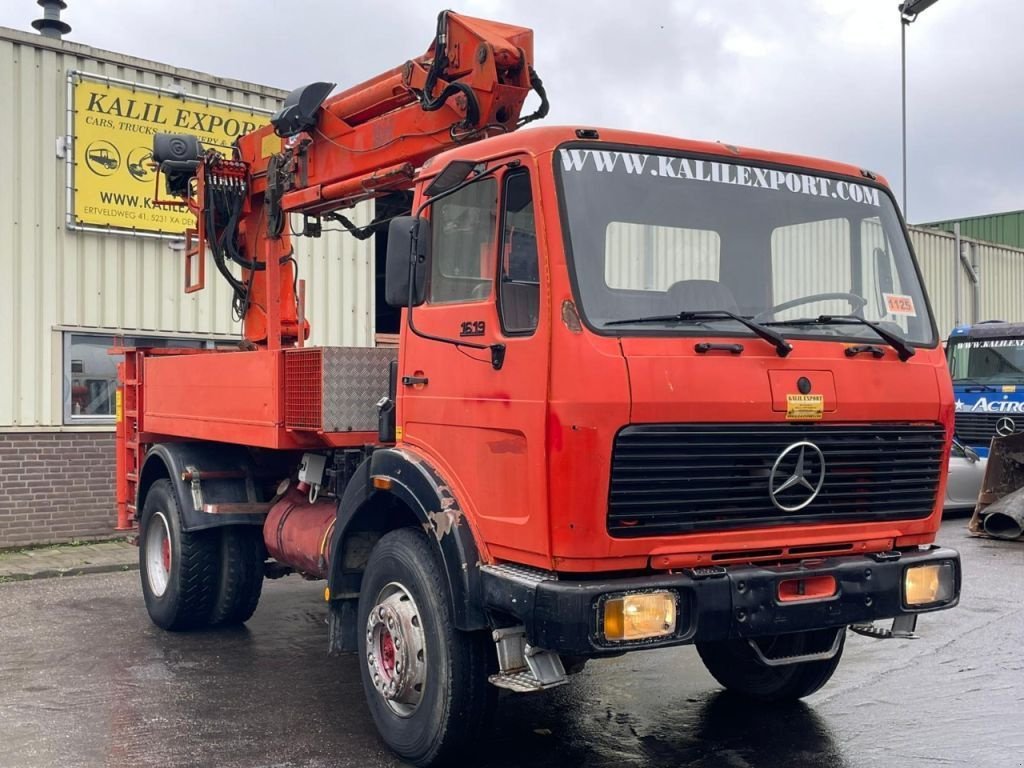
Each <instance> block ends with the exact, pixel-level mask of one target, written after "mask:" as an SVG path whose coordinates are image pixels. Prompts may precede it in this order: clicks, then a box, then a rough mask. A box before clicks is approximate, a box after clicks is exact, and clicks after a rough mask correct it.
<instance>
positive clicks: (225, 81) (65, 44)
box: [0, 26, 288, 100]
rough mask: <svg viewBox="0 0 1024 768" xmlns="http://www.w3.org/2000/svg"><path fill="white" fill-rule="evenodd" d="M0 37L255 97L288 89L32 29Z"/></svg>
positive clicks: (1, 30)
mask: <svg viewBox="0 0 1024 768" xmlns="http://www.w3.org/2000/svg"><path fill="white" fill-rule="evenodd" d="M0 40H6V41H9V42H11V43H15V44H17V45H28V46H31V47H33V48H40V49H45V50H51V51H55V52H57V53H63V54H68V55H70V56H80V57H82V58H86V59H94V60H98V61H102V62H106V63H109V64H115V65H118V66H123V67H131V68H133V69H139V70H144V71H147V72H152V73H154V74H158V75H166V76H169V77H176V78H179V79H182V80H192V81H195V82H199V83H204V84H206V85H213V86H218V87H221V88H227V89H229V90H232V91H238V92H241V93H247V94H251V95H254V96H262V97H266V98H271V99H277V100H281V99H284V97H285V96H287V95H288V92H287V91H285V90H282V89H280V88H274V87H271V86H269V85H261V84H259V83H249V82H246V81H244V80H236V79H234V78H229V77H218V76H217V75H211V74H210V73H208V72H200V71H199V70H195V69H185V68H181V67H175V66H173V65H171V64H164V63H163V62H159V61H149V60H148V59H140V58H138V57H137V56H129V55H127V54H124V53H116V52H115V51H107V50H104V49H102V48H93V47H92V46H91V45H86V44H84V43H75V42H72V41H69V40H57V39H53V38H47V37H43V36H42V35H37V34H34V33H31V32H23V31H22V30H19V29H12V28H10V27H4V26H0Z"/></svg>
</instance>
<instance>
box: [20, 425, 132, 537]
mask: <svg viewBox="0 0 1024 768" xmlns="http://www.w3.org/2000/svg"><path fill="white" fill-rule="evenodd" d="M115 522H116V513H115V509H114V433H113V432H0V548H4V547H14V546H19V545H23V544H42V543H46V542H56V541H71V540H72V539H87V538H96V537H100V536H110V535H113V533H114V525H115Z"/></svg>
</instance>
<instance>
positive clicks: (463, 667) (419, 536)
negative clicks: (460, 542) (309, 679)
mask: <svg viewBox="0 0 1024 768" xmlns="http://www.w3.org/2000/svg"><path fill="white" fill-rule="evenodd" d="M358 622H359V623H358V625H357V626H358V632H359V635H358V637H359V658H360V664H359V667H360V670H361V674H362V680H363V691H364V692H365V694H366V701H367V704H368V705H369V709H370V714H371V715H372V716H373V721H374V723H375V724H376V726H377V730H378V732H379V733H380V735H381V737H382V738H383V739H384V741H385V742H386V743H387V745H388V746H389V747H390V748H391V749H392V750H393V751H394V752H396V753H397V754H398V755H399V756H400V757H402V758H403V759H405V760H408V761H409V762H411V763H413V764H414V765H417V766H428V765H436V764H438V763H443V762H448V761H455V760H456V758H457V756H458V755H459V754H460V753H461V752H462V751H463V750H464V749H465V747H466V746H467V745H468V744H469V743H470V741H471V740H472V739H473V737H475V736H477V735H479V733H480V731H481V730H482V729H483V727H484V726H485V725H486V722H487V719H488V717H489V715H490V713H491V711H492V709H493V705H494V702H495V701H496V699H497V690H496V689H495V688H494V687H493V686H491V685H490V684H489V683H488V681H487V675H488V672H489V659H490V656H491V655H493V654H494V646H493V643H491V642H490V637H489V636H488V633H486V632H460V631H459V630H457V629H456V628H455V626H454V621H453V619H452V611H451V597H450V595H449V589H448V579H447V576H446V575H445V572H444V569H443V567H442V565H441V562H440V558H439V557H438V555H437V553H436V551H435V547H433V546H432V544H431V542H430V540H429V539H428V538H427V536H426V535H425V534H424V533H423V531H420V530H417V529H415V528H403V529H401V530H397V531H392V532H391V533H388V534H386V535H385V536H384V537H382V538H381V540H380V541H379V542H378V543H377V545H376V546H375V547H374V549H373V552H372V553H371V555H370V559H369V562H368V563H367V565H366V572H365V573H364V574H363V582H362V587H361V589H360V597H359V618H358ZM389 687H390V693H389ZM382 689H383V690H382Z"/></svg>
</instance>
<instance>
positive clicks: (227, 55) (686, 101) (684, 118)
mask: <svg viewBox="0 0 1024 768" xmlns="http://www.w3.org/2000/svg"><path fill="white" fill-rule="evenodd" d="M898 4H899V3H898V0H729V1H728V2H723V1H722V0H671V1H668V0H665V1H659V2H655V1H654V0H633V2H622V0H618V2H609V1H606V0H590V1H589V2H568V1H567V0H561V1H559V2H556V1H555V0H514V2H513V1H509V0H462V2H460V3H458V4H457V5H452V6H449V7H451V8H452V10H455V11H458V12H461V13H465V14H468V15H471V16H483V17H487V18H491V19H495V20H498V21H504V22H508V23H514V24H519V25H522V26H528V27H532V28H533V30H534V47H535V58H536V69H537V72H538V73H539V74H540V76H541V77H542V78H543V79H544V84H545V86H546V87H547V91H548V96H549V98H550V100H551V104H552V107H551V112H550V114H549V116H548V118H547V120H546V122H547V123H548V124H570V125H585V126H596V127H600V126H607V127H615V128H626V129H632V130H643V131H648V132H654V133H664V134H670V135H674V136H680V137H684V138H693V139H709V140H718V141H723V142H726V143H729V144H737V145H743V146H749V147H759V148H763V149H771V150H777V151H785V152H795V153H799V154H806V155H816V156H820V157H827V158H829V159H833V160H841V161H845V162H849V163H853V164H855V165H858V166H860V167H863V168H867V169H870V170H873V171H875V172H878V173H880V174H882V175H884V176H885V177H887V178H888V180H889V183H890V184H891V185H892V187H893V189H894V191H895V192H896V195H897V199H901V194H902V182H901V176H902V172H901V150H900V146H901V144H900V136H901V130H900V103H901V102H900V22H899V13H898V11H897V6H898ZM68 6H69V7H68V9H67V10H66V11H65V12H64V16H63V18H64V19H65V20H66V21H67V22H69V23H70V24H71V25H72V32H71V34H70V35H69V36H68V39H70V40H74V41H76V42H80V43H85V44H88V45H92V46H95V47H98V48H105V49H108V50H114V51H119V52H122V53H127V54H131V55H135V56H140V57H143V58H147V59H151V60H155V61H161V62H165V63H168V64H172V65H175V66H182V67H189V68H192V69H197V70H200V71H203V72H209V73H212V74H216V75H220V76H223V77H234V78H238V79H241V80H246V81H250V82H256V83H262V84H266V85H272V86H277V87H279V88H283V89H286V90H291V89H292V88H295V87H297V86H299V85H302V84H305V83H308V82H312V81H316V80H328V81H333V82H337V83H339V85H340V87H348V86H350V85H354V84H356V83H359V82H361V81H363V80H366V79H368V78H370V77H372V76H373V75H375V74H377V73H379V72H382V71H384V70H386V69H390V68H391V67H394V66H396V65H398V64H401V63H402V62H404V61H405V60H406V59H409V58H412V57H414V56H417V55H419V54H421V53H423V51H424V50H426V47H427V45H428V44H429V42H430V40H431V38H432V36H433V31H434V27H435V19H436V15H437V12H438V11H439V10H441V9H442V8H443V7H444V6H436V5H434V4H431V3H427V2H422V1H421V0H417V1H415V2H414V1H413V0H408V1H407V2H398V1H396V0H359V2H356V1H355V0H288V2H272V0H244V1H243V0H212V1H211V0H202V1H200V0H144V1H142V0H68ZM40 15H41V9H40V8H39V7H38V6H37V5H36V4H35V3H34V2H33V1H32V0H3V2H2V3H0V25H3V26H8V27H15V28H18V29H25V30H29V29H30V26H29V25H30V23H31V21H32V19H34V18H37V17H38V16H40ZM1021 30H1024V2H1020V0H988V2H984V3H981V2H978V0H939V2H937V3H936V4H935V5H933V6H932V7H931V8H929V9H928V10H927V11H925V12H924V13H922V14H920V16H919V17H918V19H917V21H916V22H914V24H912V25H910V26H909V27H908V28H907V30H906V31H907V142H908V151H907V164H908V169H907V176H908V184H907V192H908V201H907V209H908V211H907V212H908V217H907V218H908V220H909V221H911V222H915V223H916V222H927V221H935V220H940V219H948V218H960V217H964V216H971V215H978V214H985V213H993V212H1001V211H1008V210H1019V209H1024V182H1022V180H1024V151H1022V144H1024V96H1022V93H1024V89H1022V87H1021V86H1022V82H1021V81H1022V77H1024V40H1022V39H1021ZM532 108H533V102H532V101H531V102H528V103H527V107H526V110H527V111H532Z"/></svg>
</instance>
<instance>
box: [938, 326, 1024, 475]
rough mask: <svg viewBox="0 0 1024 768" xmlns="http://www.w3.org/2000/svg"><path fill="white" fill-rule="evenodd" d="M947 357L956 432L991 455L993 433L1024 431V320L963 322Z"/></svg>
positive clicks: (952, 337) (951, 340) (982, 453)
mask: <svg viewBox="0 0 1024 768" xmlns="http://www.w3.org/2000/svg"><path fill="white" fill-rule="evenodd" d="M946 357H947V359H948V360H949V372H950V375H951V376H952V378H953V392H954V394H955V395H956V437H957V439H958V440H959V441H960V442H961V443H962V444H963V445H967V446H970V447H971V448H973V449H974V450H975V451H977V452H978V454H979V455H980V456H987V455H988V451H989V443H990V442H991V441H992V438H993V437H995V436H997V435H999V436H1004V435H1012V434H1014V433H1016V432H1021V431H1024V323H1009V322H1004V321H1002V320H989V321H985V322H981V323H975V324H974V325H962V326H958V327H957V328H954V329H953V332H952V333H951V334H950V336H949V341H948V343H947V346H946Z"/></svg>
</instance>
